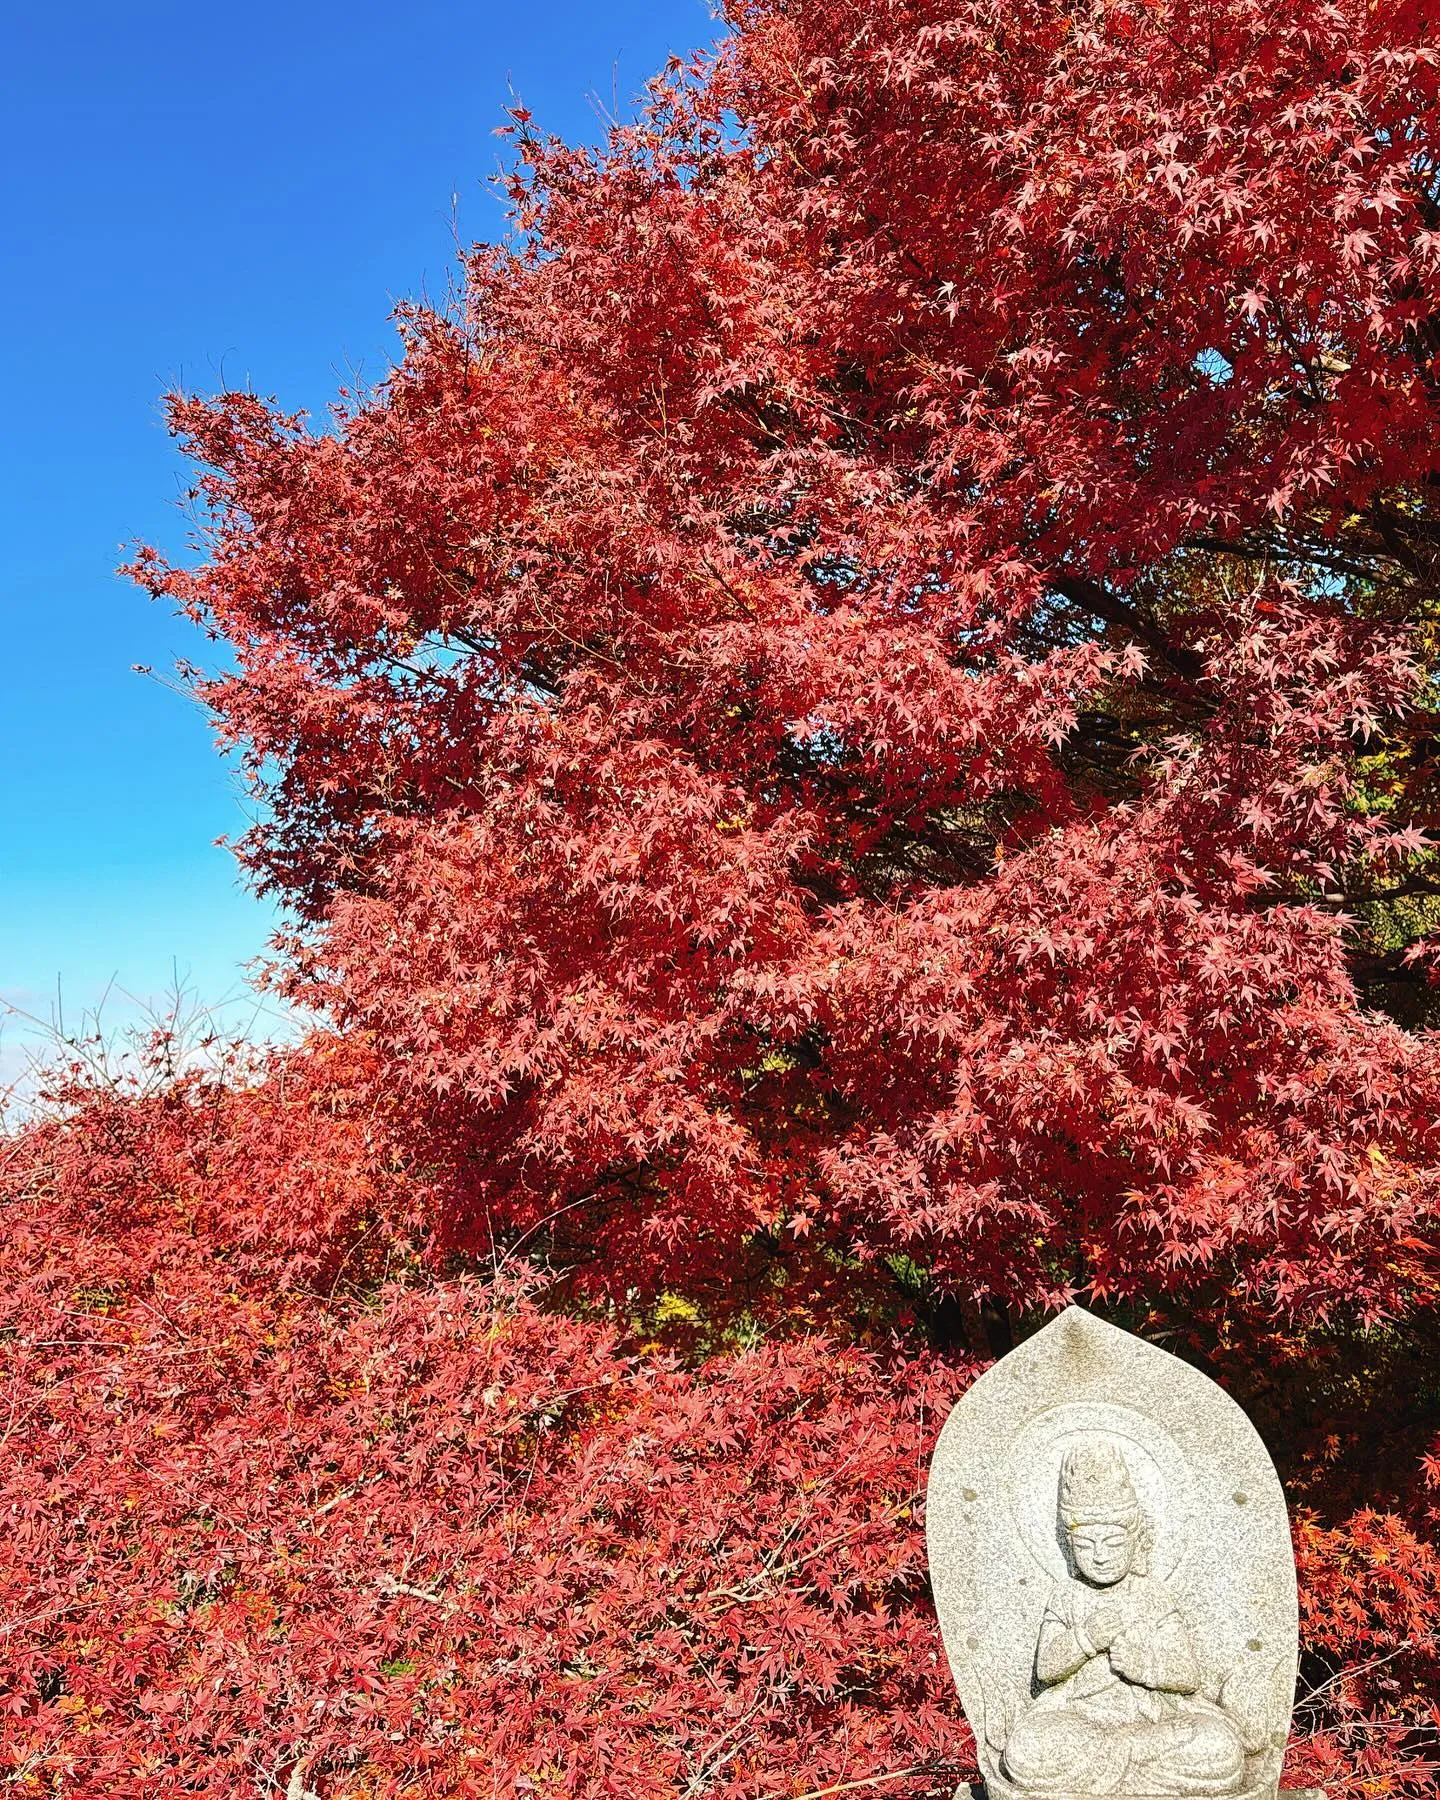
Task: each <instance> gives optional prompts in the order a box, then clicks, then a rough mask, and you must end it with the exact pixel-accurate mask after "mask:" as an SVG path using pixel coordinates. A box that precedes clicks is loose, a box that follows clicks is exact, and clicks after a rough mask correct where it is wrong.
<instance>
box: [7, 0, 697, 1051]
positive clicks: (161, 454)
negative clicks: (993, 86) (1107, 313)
mask: <svg viewBox="0 0 1440 1800" xmlns="http://www.w3.org/2000/svg"><path fill="white" fill-rule="evenodd" d="M714 34H715V25H714V23H713V20H712V19H711V16H710V12H709V9H708V7H707V5H706V4H705V3H704V0H603V3H599V4H586V3H585V0H524V3H523V4H500V3H497V0H472V3H471V4H468V5H462V4H442V3H439V0H407V3H405V4H396V5H390V6H379V5H373V4H368V3H367V0H349V3H348V4H344V5H340V4H332V3H331V0H291V3H290V4H288V5H280V4H275V3H274V0H258V3H254V0H252V3H250V4H247V5H245V6H239V5H234V4H231V5H221V6H209V7H206V6H202V5H195V4H189V5H176V4H172V3H170V0H137V4H135V5H133V6H128V7H122V6H114V5H104V6H101V5H72V6H62V5H49V6H37V7H27V8H23V9H20V10H19V11H17V12H16V13H15V14H14V15H12V22H11V25H10V28H9V31H8V32H7V45H6V58H5V60H6V62H7V64H8V68H7V69H6V71H5V73H4V75H3V76H0V83H3V86H0V138H3V161H4V167H5V169H6V171H7V175H6V182H5V186H6V189H7V198H6V203H5V210H6V214H7V217H6V220H5V224H4V230H3V234H0V245H3V262H4V268H3V278H0V311H3V320H0V330H3V341H4V342H5V343H6V344H7V346H8V347H9V352H10V354H9V357H8V359H7V361H8V365H9V369H8V379H7V384H6V385H7V392H6V394H5V407H4V415H5V425H4V431H3V437H0V546H3V557H0V620H3V636H0V999H3V1000H5V1001H8V1002H10V1003H11V1004H13V1005H17V1006H19V1007H21V1008H22V1009H25V1010H27V1011H29V1012H32V1013H37V1014H39V1015H41V1016H42V1017H48V1016H49V1015H50V1013H51V1011H52V1009H53V1004H54V999H55V995H56V992H57V984H58V988H59V991H60V992H61V993H62V994H63V997H64V1004H65V1009H66V1013H67V1023H73V1022H74V1021H75V1020H77V1019H78V1018H79V1016H80V1015H81V1013H82V1012H84V1011H85V1010H86V1009H88V1008H91V1007H93V1006H94V1005H95V1004H96V1002H97V1001H98V1000H99V998H100V997H101V995H102V994H104V993H105V992H106V990H107V989H109V988H112V984H113V990H112V993H111V998H110V1000H109V1001H108V1003H107V1009H106V1018H107V1020H108V1022H109V1023H110V1024H112V1025H116V1024H123V1023H124V1022H125V1021H126V1019H127V1018H128V1017H129V1016H130V1014H131V1013H132V1011H133V1009H134V1008H133V1002H147V1001H150V1000H152V999H155V998H159V997H161V996H163V995H164V993H165V992H166V991H167V989H168V988H169V987H170V985H171V982H172V978H173V976H174V975H175V974H176V973H178V975H179V978H180V980H181V982H182V984H184V985H186V986H187V987H189V988H190V989H191V990H192V992H193V993H194V994H195V995H197V996H198V997H199V998H200V999H201V1000H203V1001H205V1002H207V1003H210V1004H225V1003H229V1004H230V1005H231V1006H232V1008H234V1007H236V1006H238V1005H241V1004H242V1001H241V996H243V995H244V993H245V987H244V981H243V975H242V969H243V966H244V965H245V964H246V963H247V962H248V961H250V960H251V959H252V958H254V957H255V956H256V955H257V954H259V953H260V952H261V951H262V949H263V947H264V943H265V939H266V937H267V934H268V933H269V931H270V930H271V929H272V927H273V923H274V919H273V915H272V913H271V912H270V911H269V910H268V909H267V908H266V907H265V906H264V905H262V904H261V902H259V901H258V900H256V899H255V898H254V897H253V896H251V895H249V894H247V893H246V892H245V891H244V889H243V887H242V886H241V884H240V882H239V881H238V879H237V873H236V869H235V865H234V863H233V862H232V860H231V858H230V857H229V855H228V853H227V852H226V851H224V850H222V849H219V848H217V847H216V846H215V840H216V839H217V838H219V837H221V836H224V835H227V834H234V833H235V832H237V831H238V830H241V829H243V826H244V821H245V808H244V803H243V797H242V796H241V794H240V792H239V789H238V786H237V784H236V782H235V780H234V778H233V774H232V773H230V772H229V771H227V769H226V768H225V766H224V765H223V763H222V762H221V761H220V760H219V758H218V757H217V756H216V754H215V752H214V749H213V747H212V744H211V738H210V731H209V727H208V725H207V723H206V721H205V719H204V718H203V716H202V715H201V714H200V713H199V712H198V711H197V710H196V709H195V707H194V706H193V704H192V703H191V702H189V701H188V700H187V699H185V698H184V697H182V696H181V695H179V694H177V693H176V692H174V691H173V690H172V689H171V688H170V687H168V686H167V685H165V684H164V682H162V681H160V680H154V679H146V678H145V677H143V676H141V675H137V674H135V673H133V672H132V665H134V664H137V663H138V664H149V665H151V666H152V667H153V668H154V669H155V670H156V671H157V674H159V675H164V674H165V673H166V672H167V671H168V670H169V669H170V667H171V666H172V665H173V664H174V662H175V660H176V658H177V657H187V656H188V657H191V658H195V659H201V658H203V657H204V656H205V654H206V651H205V647H204V646H203V642H202V640H200V639H199V637H198V634H196V633H194V632H193V631H192V630H191V629H190V628H189V627H188V626H186V625H184V624H183V623H181V622H179V621H177V620H175V619H173V618H171V617H169V616H168V615H167V614H166V613H165V612H164V611H163V610H161V609H160V608H158V607H156V606H154V605H152V604H151V603H150V602H149V601H147V600H146V599H145V597H144V596H143V595H142V594H141V593H140V592H139V591H138V590H137V589H134V588H131V587H130V586H128V585H127V584H126V583H124V582H122V581H120V580H119V579H118V578H117V577H116V576H115V575H114V573H113V571H114V569H115V567H116V565H117V564H118V563H119V562H120V560H121V559H122V555H123V552H124V548H125V547H126V546H127V545H128V544H130V543H133V542H135V541H137V540H144V541H148V542H154V543H159V544H161V545H162V546H164V547H166V548H168V549H170V550H172V551H177V550H180V549H181V548H183V546H184V544H185V538H186V527H185V521H184V519H183V517H182V515H181V513H180V511H179V509H178V506H177V499H178V495H179V492H180V489H181V486H182V483H183V479H184V477H183V473H182V469H181V465H180V462H179V459H178V457H177V456H176V454H175V451H174V449H173V447H172V445H171V444H170V442H169V440H168V438H167V436H166V434H165V431H164V428H163V425H162V423H161V419H160V411H159V405H158V401H159V396H160V395H161V393H162V392H163V391H164V390H165V389H166V388H167V387H170V386H172V385H177V384H180V385H184V386H186V387H189V388H192V389H198V390H201V391H205V390H211V389H214V388H217V387H219V386H221V385H226V386H232V387H233V386H244V385H250V386H252V387H254V388H255V389H256V390H257V391H259V392H262V393H273V394H276V395H277V396H278V397H279V398H280V399H281V401H282V402H283V403H284V404H286V405H287V406H292V407H306V408H309V409H311V410H312V411H320V410H322V409H323V407H324V406H325V404H326V402H327V401H328V400H329V398H330V397H331V396H332V395H333V393H334V391H335V389H336V387H337V386H339V385H340V384H341V383H342V382H347V381H349V380H351V379H352V378H353V375H354V373H355V372H356V371H357V370H358V371H359V373H360V375H361V376H362V377H363V378H365V379H374V378H376V377H378V376H379V375H380V374H382V373H383V372H384V369H385V367H386V365H387V362H388V360H389V357H390V354H391V347H392V344H393V337H392V334H391V331H390V327H389V325H388V323H387V316H388V314H389V311H390V309H391V307H392V305H393V303H394V302H395V300H397V299H399V298H401V297H406V296H412V295H416V294H421V293H427V292H428V293H429V294H431V295H442V294H443V293H444V291H445V288H446V284H447V280H448V277H449V273H450V269H451V267H452V263H453V255H454V246H455V225H456V222H457V221H458V228H459V234H460V237H461V238H462V239H463V240H466V241H473V240H476V239H481V238H486V237H492V236H495V235H498V233H499V231H500V229H501V227H502V222H503V215H502V213H501V209H500V206H499V204H498V202H497V200H496V199H495V198H494V196H493V194H492V193H491V192H490V190H489V189H488V188H487V186H486V177H487V176H488V175H490V174H492V173H493V172H494V171H495V169H496V168H497V166H498V158H499V154H500V146H499V142H498V140H497V139H496V138H495V136H494V130H495V127H496V126H497V125H498V124H500V123H501V119H502V114H503V111H504V108H505V106H506V105H507V103H508V102H509V100H510V98H511V96H512V93H513V94H514V95H516V96H518V97H519V98H520V99H521V100H522V101H523V103H524V104H525V105H526V106H528V107H529V108H530V109H531V111H532V112H533V113H534V114H535V115H536V118H537V121H538V122H539V123H540V124H541V125H542V126H543V127H546V128H549V129H553V130H555V131H558V132H560V133H561V134H562V135H564V136H566V137H568V138H571V139H576V138H588V139H593V138H595V137H597V136H598V135H599V134H600V130H601V126H600V123H599V118H598V114H597V104H596V103H597V100H598V101H599V102H600V103H602V104H603V105H604V106H605V107H606V108H611V107H612V106H613V105H614V104H615V102H616V101H617V100H618V102H619V104H620V105H621V106H622V107H624V106H625V105H626V103H627V102H628V101H629V100H631V99H632V98H633V96H634V95H635V94H636V93H637V92H638V91H639V89H640V88H641V86H642V85H643V82H644V80H645V78H646V76H647V75H649V74H650V73H652V72H653V71H654V70H656V69H658V68H659V67H660V66H661V65H662V64H663V62H664V59H665V57H666V55H667V53H668V52H670V51H671V50H681V51H683V50H687V49H690V48H693V47H695V46H697V45H699V44H703V43H708V42H709V41H711V39H712V38H713V36H714ZM127 996H128V997H129V998H127ZM17 1054H18V1052H17V1040H16V1027H15V1025H14V1023H13V1022H12V1023H11V1024H10V1025H8V1026H7V1027H6V1028H5V1030H4V1033H3V1035H0V1071H4V1070H6V1069H10V1070H13V1066H14V1061H15V1057H16V1055H17Z"/></svg>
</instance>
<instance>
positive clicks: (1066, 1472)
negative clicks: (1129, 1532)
mask: <svg viewBox="0 0 1440 1800" xmlns="http://www.w3.org/2000/svg"><path fill="white" fill-rule="evenodd" d="M1139 1516H1140V1502H1139V1501H1138V1500H1137V1499H1136V1497H1135V1484H1134V1483H1133V1482H1132V1481H1131V1479H1130V1470H1129V1468H1128V1466H1127V1464H1126V1462H1125V1458H1124V1456H1123V1455H1122V1454H1121V1452H1120V1450H1119V1448H1118V1447H1117V1446H1116V1445H1114V1444H1094V1443H1091V1444H1077V1445H1076V1446H1075V1448H1074V1449H1073V1450H1071V1451H1068V1452H1067V1454H1066V1457H1065V1460H1064V1462H1063V1463H1061V1465H1060V1518H1061V1520H1062V1522H1063V1523H1064V1524H1065V1525H1066V1527H1067V1528H1071V1527H1074V1526H1076V1525H1130V1524H1133V1523H1134V1521H1135V1520H1136V1519H1138V1518H1139Z"/></svg>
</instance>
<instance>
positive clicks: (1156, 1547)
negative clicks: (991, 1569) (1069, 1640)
mask: <svg viewBox="0 0 1440 1800" xmlns="http://www.w3.org/2000/svg"><path fill="white" fill-rule="evenodd" d="M1116 1438H1119V1439H1120V1440H1121V1441H1122V1443H1123V1447H1124V1452H1125V1461H1126V1464H1127V1465H1128V1467H1129V1469H1130V1474H1131V1478H1132V1480H1133V1481H1134V1483H1135V1490H1136V1496H1137V1498H1138V1499H1139V1501H1140V1506H1141V1509H1142V1511H1143V1512H1144V1513H1145V1516H1146V1518H1147V1520H1148V1522H1149V1524H1150V1528H1151V1530H1152V1532H1153V1533H1154V1538H1153V1547H1152V1550H1151V1567H1152V1570H1153V1572H1154V1573H1155V1574H1156V1575H1158V1576H1160V1577H1161V1578H1162V1579H1163V1578H1165V1577H1168V1576H1170V1575H1172V1574H1173V1573H1174V1572H1175V1570H1176V1569H1178V1568H1179V1567H1180V1565H1181V1564H1182V1563H1183V1562H1184V1560H1185V1558H1186V1556H1187V1554H1188V1553H1189V1551H1190V1548H1191V1545H1192V1543H1193V1541H1194V1510H1195V1483H1194V1479H1193V1476H1192V1474H1191V1470H1190V1466H1189V1464H1188V1463H1187V1462H1186V1460H1185V1457H1184V1456H1183V1454H1182V1453H1181V1450H1180V1447H1179V1445H1178V1444H1177V1443H1176V1442H1175V1440H1174V1438H1173V1437H1171V1435H1170V1433H1169V1432H1168V1431H1166V1430H1165V1428H1164V1426H1162V1425H1160V1424H1158V1423H1157V1422H1156V1421H1155V1420H1154V1419H1152V1418H1149V1417H1147V1415H1146V1414H1144V1413H1141V1412H1136V1411H1135V1410H1134V1408H1132V1407H1129V1406H1121V1405H1117V1404H1115V1403H1114V1402H1110V1401H1083V1400H1082V1401H1070V1402H1067V1403H1064V1404H1062V1405H1060V1406H1052V1407H1050V1408H1049V1409H1048V1410H1047V1411H1045V1412H1042V1413H1038V1414H1037V1415H1036V1416H1035V1417H1034V1418H1033V1419H1031V1420H1030V1422H1029V1423H1028V1424H1027V1425H1026V1426H1025V1428H1024V1429H1023V1430H1022V1431H1021V1432H1020V1433H1019V1435H1018V1436H1017V1437H1016V1439H1015V1442H1014V1445H1013V1447H1012V1448H1011V1451H1010V1456H1009V1461H1008V1466H1007V1469H1006V1477H1005V1494H1006V1500H1007V1502H1008V1504H1009V1507H1010V1514H1011V1517H1012V1518H1013V1519H1014V1521H1015V1525H1016V1529H1017V1530H1018V1531H1019V1533H1020V1536H1021V1538H1022V1540H1023V1541H1024V1544H1025V1547H1026V1549H1027V1550H1028V1551H1029V1552H1030V1554H1031V1556H1032V1557H1034V1559H1035V1561H1036V1562H1037V1563H1038V1564H1039V1566H1040V1567H1041V1568H1042V1569H1044V1571H1045V1572H1046V1574H1047V1575H1049V1576H1051V1577H1052V1579H1054V1580H1056V1581H1063V1580H1064V1579H1065V1577H1066V1575H1067V1573H1068V1570H1067V1565H1066V1560H1065V1551H1064V1548H1063V1545H1062V1539H1061V1534H1060V1530H1059V1521H1058V1519H1057V1516H1056V1511H1055V1494H1056V1489H1057V1487H1058V1485H1059V1478H1060V1465H1061V1463H1062V1462H1063V1461H1064V1459H1065V1457H1066V1455H1067V1454H1068V1453H1069V1452H1070V1451H1071V1450H1073V1449H1075V1448H1076V1447H1077V1446H1078V1445H1080V1444H1084V1443H1095V1444H1103V1443H1105V1442H1106V1441H1107V1440H1114V1439H1116Z"/></svg>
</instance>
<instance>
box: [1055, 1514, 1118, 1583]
mask: <svg viewBox="0 0 1440 1800" xmlns="http://www.w3.org/2000/svg"><path fill="white" fill-rule="evenodd" d="M1070 1555H1071V1557H1072V1559H1073V1560H1074V1564H1075V1572H1076V1574H1077V1575H1080V1576H1082V1577H1083V1578H1084V1579H1085V1580H1086V1581H1089V1582H1093V1583H1094V1585H1095V1586H1096V1587H1113V1586H1114V1585H1115V1583H1116V1582H1117V1581H1120V1580H1122V1579H1123V1578H1124V1577H1125V1576H1126V1575H1128V1574H1129V1573H1130V1563H1131V1558H1132V1555H1133V1546H1132V1543H1131V1534H1130V1532H1129V1530H1128V1529H1127V1528H1126V1527H1125V1526H1124V1525H1077V1526H1076V1527H1075V1528H1074V1530H1073V1531H1071V1533H1070Z"/></svg>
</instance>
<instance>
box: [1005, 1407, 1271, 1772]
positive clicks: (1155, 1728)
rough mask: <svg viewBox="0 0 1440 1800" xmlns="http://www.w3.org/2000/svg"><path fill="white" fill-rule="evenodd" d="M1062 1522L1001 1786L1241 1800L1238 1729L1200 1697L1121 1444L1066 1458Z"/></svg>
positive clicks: (1096, 1445)
mask: <svg viewBox="0 0 1440 1800" xmlns="http://www.w3.org/2000/svg"><path fill="white" fill-rule="evenodd" d="M1057 1512H1058V1527H1059V1536H1060V1541H1061V1545H1062V1547H1063V1549H1064V1552H1065V1557H1066V1562H1067V1564H1068V1568H1069V1578H1068V1579H1067V1580H1065V1581H1061V1582H1057V1583H1056V1584H1055V1586H1054V1588H1053V1589H1052V1591H1051V1593H1050V1597H1049V1601H1048V1604H1047V1606H1046V1609H1045V1614H1044V1617H1043V1618H1042V1620H1041V1623H1040V1630H1039V1638H1038V1641H1037V1643H1036V1646H1035V1662H1034V1674H1033V1680H1032V1683H1031V1688H1032V1695H1031V1698H1030V1699H1029V1701H1028V1703H1027V1704H1024V1705H1022V1706H1021V1707H1020V1708H1019V1710H1018V1712H1017V1715H1016V1716H1015V1719H1014V1723H1013V1725H1012V1726H1011V1728H1010V1730H1009V1731H1008V1733H1007V1735H1006V1739H1005V1743H1004V1749H1003V1753H1002V1754H1001V1758H1000V1770H1001V1773H1002V1774H1003V1776H1004V1778H1005V1781H1006V1782H1007V1783H1008V1784H1009V1785H1010V1786H1011V1787H1012V1788H1013V1789H1015V1790H1018V1791H1019V1792H1020V1793H1022V1794H1034V1795H1045V1796H1049V1795H1060V1794H1066V1795H1108V1794H1120V1795H1135V1794H1153V1795H1193V1796H1219V1795H1230V1794H1238V1793H1240V1792H1241V1791H1242V1790H1243V1789H1244V1788H1245V1786H1246V1751H1245V1745H1244V1744H1243V1743H1242V1734H1241V1731H1240V1729H1239V1728H1238V1727H1237V1725H1236V1723H1235V1722H1234V1721H1233V1720H1232V1719H1231V1718H1230V1717H1229V1716H1228V1714H1227V1713H1226V1712H1225V1711H1224V1710H1223V1708H1222V1707H1221V1706H1220V1705H1219V1704H1217V1703H1216V1702H1215V1701H1212V1700H1208V1699H1205V1698H1203V1697H1202V1695H1201V1693H1200V1691H1199V1690H1200V1687H1201V1683H1202V1677H1201V1671H1200V1661H1199V1658H1198V1657H1197V1655H1196V1646H1195V1643H1194V1641H1193V1639H1192V1637H1191V1631H1190V1627H1189V1626H1188V1625H1187V1623H1186V1620H1185V1618H1184V1617H1183V1616H1182V1613H1181V1610H1180V1607H1179V1605H1178V1604H1177V1602H1176V1599H1175V1597H1174V1595H1173V1594H1172V1593H1171V1592H1170V1590H1169V1589H1168V1587H1167V1586H1166V1584H1165V1582H1164V1581H1163V1580H1161V1579H1160V1578H1159V1577H1157V1576H1154V1575H1152V1574H1151V1573H1150V1566H1149V1564H1150V1548H1151V1527H1150V1523H1149V1521H1148V1520H1147V1519H1146V1518H1145V1516H1144V1512H1143V1510H1142V1508H1141V1506H1140V1503H1139V1500H1138V1499H1137V1497H1136V1492H1135V1485H1134V1482H1133V1480H1132V1478H1131V1472H1130V1469H1129V1467H1128V1466H1127V1464H1126V1461H1125V1456H1124V1453H1123V1451H1122V1450H1121V1449H1120V1447H1119V1446H1118V1444H1116V1443H1114V1442H1113V1441H1112V1442H1093V1441H1092V1442H1089V1443H1082V1444H1079V1445H1077V1446H1075V1447H1074V1448H1073V1449H1072V1450H1070V1452H1069V1453H1068V1454H1067V1455H1066V1457H1065V1459H1064V1461H1063V1463H1062V1464H1061V1468H1060V1478H1059V1493H1058V1496H1057Z"/></svg>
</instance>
